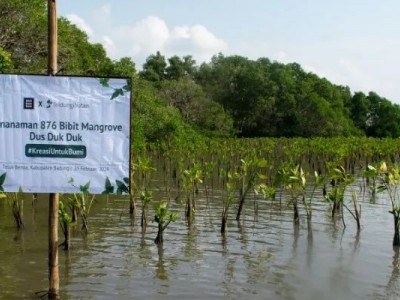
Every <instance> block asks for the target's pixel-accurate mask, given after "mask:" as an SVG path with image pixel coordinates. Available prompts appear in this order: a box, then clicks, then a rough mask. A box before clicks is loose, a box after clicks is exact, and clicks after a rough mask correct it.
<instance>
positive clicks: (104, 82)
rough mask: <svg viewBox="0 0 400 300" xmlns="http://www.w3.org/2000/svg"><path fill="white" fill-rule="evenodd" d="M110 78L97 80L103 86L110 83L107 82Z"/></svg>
mask: <svg viewBox="0 0 400 300" xmlns="http://www.w3.org/2000/svg"><path fill="white" fill-rule="evenodd" d="M109 80H110V79H109V78H100V79H99V82H100V84H101V85H102V86H104V87H109V86H110V85H109V84H108V81H109Z"/></svg>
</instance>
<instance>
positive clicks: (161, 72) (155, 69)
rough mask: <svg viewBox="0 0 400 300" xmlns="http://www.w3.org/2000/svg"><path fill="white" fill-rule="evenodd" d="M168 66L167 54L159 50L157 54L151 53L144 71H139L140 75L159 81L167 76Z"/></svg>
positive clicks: (144, 65)
mask: <svg viewBox="0 0 400 300" xmlns="http://www.w3.org/2000/svg"><path fill="white" fill-rule="evenodd" d="M166 67H167V62H166V60H165V56H163V55H161V53H160V52H159V51H157V53H156V54H155V55H150V56H149V57H148V58H147V59H146V62H145V63H144V64H143V71H141V72H140V73H139V76H140V77H141V78H143V79H146V80H148V81H155V82H159V81H162V80H164V79H165V77H166Z"/></svg>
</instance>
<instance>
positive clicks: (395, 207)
mask: <svg viewBox="0 0 400 300" xmlns="http://www.w3.org/2000/svg"><path fill="white" fill-rule="evenodd" d="M379 172H380V174H381V175H382V176H381V185H380V186H379V187H378V192H383V191H386V192H387V193H388V195H389V198H390V202H391V204H392V210H391V211H389V212H390V213H391V214H392V215H393V221H394V236H393V246H396V247H397V246H400V197H399V194H398V187H399V184H400V171H399V166H393V167H391V168H390V170H389V168H388V167H387V165H386V163H385V162H383V163H382V164H381V167H380V168H379Z"/></svg>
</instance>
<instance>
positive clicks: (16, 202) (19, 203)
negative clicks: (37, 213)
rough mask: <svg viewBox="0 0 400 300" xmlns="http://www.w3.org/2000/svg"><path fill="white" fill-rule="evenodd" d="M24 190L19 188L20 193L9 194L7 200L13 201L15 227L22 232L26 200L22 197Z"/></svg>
mask: <svg viewBox="0 0 400 300" xmlns="http://www.w3.org/2000/svg"><path fill="white" fill-rule="evenodd" d="M21 194H22V189H21V187H20V188H19V190H18V192H16V193H7V194H6V195H7V198H8V199H9V200H10V201H11V210H12V214H13V217H14V221H15V225H16V226H17V229H18V230H20V229H22V228H24V221H23V216H24V213H23V211H24V199H23V198H22V196H21Z"/></svg>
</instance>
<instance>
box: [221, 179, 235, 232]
mask: <svg viewBox="0 0 400 300" xmlns="http://www.w3.org/2000/svg"><path fill="white" fill-rule="evenodd" d="M228 178H232V177H231V175H230V174H228ZM235 188H236V187H235V183H234V182H227V183H226V197H223V198H222V199H223V200H222V216H221V233H222V234H224V233H225V231H226V223H227V221H228V210H229V207H230V206H231V205H232V203H233V202H234V200H235V197H234V194H235Z"/></svg>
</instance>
